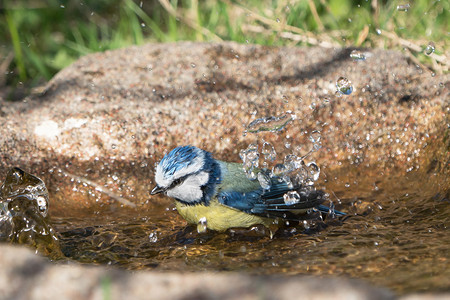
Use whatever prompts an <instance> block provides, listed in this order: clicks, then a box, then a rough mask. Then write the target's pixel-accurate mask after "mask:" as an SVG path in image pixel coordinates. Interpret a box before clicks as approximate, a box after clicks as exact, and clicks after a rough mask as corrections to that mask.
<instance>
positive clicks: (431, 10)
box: [0, 0, 450, 88]
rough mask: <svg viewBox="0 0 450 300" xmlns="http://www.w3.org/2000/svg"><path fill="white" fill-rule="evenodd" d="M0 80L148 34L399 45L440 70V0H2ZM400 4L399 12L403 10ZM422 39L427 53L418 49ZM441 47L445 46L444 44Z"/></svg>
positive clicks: (30, 78)
mask: <svg viewBox="0 0 450 300" xmlns="http://www.w3.org/2000/svg"><path fill="white" fill-rule="evenodd" d="M2 3H3V4H0V88H1V86H5V85H6V86H10V87H16V86H18V85H22V84H23V83H24V84H25V85H27V86H33V85H37V84H39V83H42V82H45V81H46V80H49V79H50V78H51V77H52V76H53V75H54V74H55V73H56V72H58V71H59V70H60V69H61V68H63V67H65V66H67V65H69V64H70V63H72V62H73V61H74V60H76V59H77V58H78V57H80V56H82V55H85V54H87V53H91V52H97V51H105V50H109V49H116V48H121V47H126V46H129V45H133V44H138V45H139V44H143V43H147V42H172V41H179V40H193V41H219V40H232V41H236V42H239V43H255V44H264V45H322V46H325V47H339V46H354V47H366V48H373V47H382V48H389V49H403V50H404V51H405V52H406V53H407V54H408V55H410V56H411V58H412V59H413V61H415V63H417V64H423V65H424V66H423V67H425V68H428V69H430V70H432V71H433V72H438V73H442V72H448V66H449V63H448V61H447V59H446V55H448V47H447V46H448V34H449V33H448V20H450V13H449V9H450V4H449V2H448V1H427V0H417V1H411V2H410V4H409V6H410V7H409V8H408V6H404V8H403V9H402V7H400V8H399V9H398V8H397V7H398V6H399V5H406V4H408V1H404V2H403V1H401V2H399V1H389V0H388V1H366V0H361V1H351V0H298V1H295V0H284V1H283V0H280V1H275V0H247V1H242V0H239V1H237V0H234V1H232V0H222V1H212V0H211V1H209V0H204V1H198V0H159V1H157V0H152V1H149V0H147V1H146V0H142V1H140V0H134V1H133V0H80V1H73V0H72V1H69V0H28V1H26V0H4V1H3V2H2ZM405 8H406V9H407V11H404V10H405ZM429 42H433V43H434V47H435V52H434V53H432V54H431V55H425V54H424V49H425V48H426V47H427V45H428V44H429ZM446 52H447V53H446Z"/></svg>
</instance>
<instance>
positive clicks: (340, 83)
mask: <svg viewBox="0 0 450 300" xmlns="http://www.w3.org/2000/svg"><path fill="white" fill-rule="evenodd" d="M336 92H337V93H339V94H343V95H350V94H351V93H352V92H353V86H352V83H351V82H350V81H349V80H348V79H347V78H345V77H339V79H338V80H337V81H336Z"/></svg>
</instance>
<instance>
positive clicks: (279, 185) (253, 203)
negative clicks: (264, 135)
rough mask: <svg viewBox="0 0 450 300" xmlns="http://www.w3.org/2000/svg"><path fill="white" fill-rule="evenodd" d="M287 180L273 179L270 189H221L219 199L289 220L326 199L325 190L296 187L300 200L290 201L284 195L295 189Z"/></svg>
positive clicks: (247, 211)
mask: <svg viewBox="0 0 450 300" xmlns="http://www.w3.org/2000/svg"><path fill="white" fill-rule="evenodd" d="M293 190H294V189H293V188H292V187H289V186H288V185H287V184H286V183H285V182H278V181H277V180H273V181H272V186H271V188H270V189H269V190H263V189H262V188H258V189H256V190H253V191H250V192H245V193H243V192H237V191H223V190H222V191H219V193H218V194H217V198H218V201H219V202H220V203H222V204H223V205H226V206H229V207H232V208H235V209H238V210H241V211H244V212H246V213H248V214H254V215H258V216H263V217H269V218H277V217H278V218H283V219H288V220H298V219H299V218H298V216H297V215H298V214H299V213H301V212H305V211H306V210H307V209H309V208H313V207H319V206H321V205H320V204H321V203H322V202H323V201H324V200H325V193H324V192H323V191H308V190H306V189H305V188H296V189H295V191H296V192H297V194H298V195H299V198H298V199H297V200H298V201H295V203H293V202H289V201H286V202H285V199H284V195H285V194H286V193H287V192H289V191H293Z"/></svg>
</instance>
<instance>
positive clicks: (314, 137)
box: [309, 130, 322, 143]
mask: <svg viewBox="0 0 450 300" xmlns="http://www.w3.org/2000/svg"><path fill="white" fill-rule="evenodd" d="M321 138H322V135H321V134H320V131H319V130H314V131H312V132H311V135H310V136H309V140H310V141H311V142H313V143H318V142H320V140H321Z"/></svg>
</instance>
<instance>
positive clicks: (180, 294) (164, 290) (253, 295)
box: [0, 245, 421, 300]
mask: <svg viewBox="0 0 450 300" xmlns="http://www.w3.org/2000/svg"><path fill="white" fill-rule="evenodd" d="M0 250H1V251H0V265H1V266H2V268H1V269H0V299H40V300H42V299H149V298H151V299H249V300H250V299H261V297H263V298H264V299H297V298H298V295H302V299H393V298H394V297H393V294H392V293H390V292H389V291H387V290H384V289H379V288H374V287H371V286H368V285H367V284H365V283H362V282H360V281H357V280H348V279H334V278H314V277H306V276H293V277H292V276H291V277H283V276H265V277H262V276H261V277H258V276H246V275H242V274H235V273H234V274H233V273H228V274H227V273H190V274H183V273H157V272H133V273H131V272H126V271H123V270H119V269H112V268H106V267H86V266H80V265H58V264H52V263H50V262H49V261H48V260H46V259H44V258H42V257H39V256H37V255H35V254H33V253H32V252H31V251H30V250H28V249H25V248H18V247H13V246H7V245H0ZM419 299H421V298H419Z"/></svg>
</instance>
